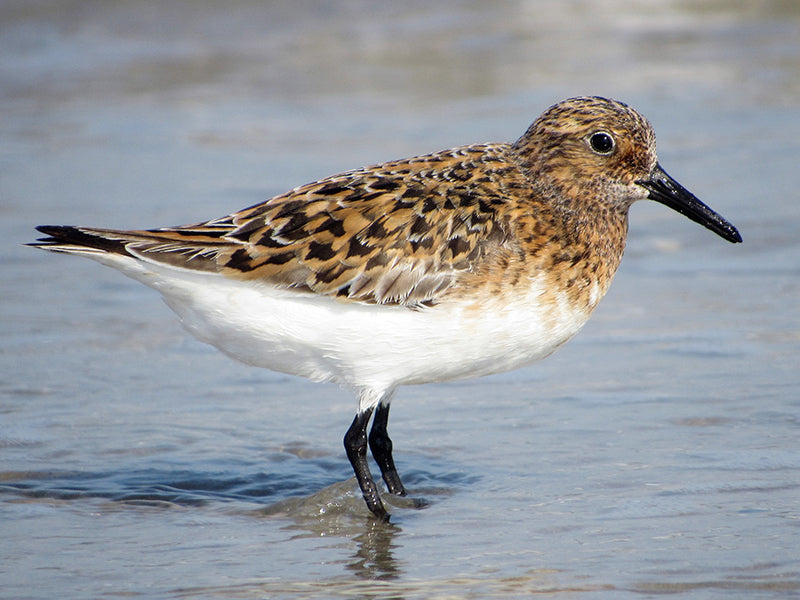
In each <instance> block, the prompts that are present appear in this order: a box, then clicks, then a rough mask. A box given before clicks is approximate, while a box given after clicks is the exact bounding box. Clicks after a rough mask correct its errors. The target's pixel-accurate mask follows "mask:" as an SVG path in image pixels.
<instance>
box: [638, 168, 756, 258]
mask: <svg viewBox="0 0 800 600" xmlns="http://www.w3.org/2000/svg"><path fill="white" fill-rule="evenodd" d="M637 183H638V184H639V185H641V186H642V187H644V188H647V189H648V190H649V191H650V195H649V196H648V197H649V198H650V200H655V201H656V202H660V203H661V204H665V205H666V206H669V207H670V208H671V209H673V210H676V211H678V212H679V213H681V214H682V215H685V216H687V217H689V218H690V219H691V220H692V221H694V222H695V223H700V225H702V226H703V227H705V228H706V229H710V230H711V231H713V232H714V233H716V234H717V235H718V236H720V237H723V238H725V239H726V240H728V241H729V242H733V243H736V242H741V241H742V236H741V235H740V234H739V231H738V230H737V229H736V227H734V226H733V225H731V224H730V223H728V221H726V220H725V219H723V218H722V217H721V216H720V215H718V214H717V213H715V212H714V211H713V210H711V209H710V208H709V207H708V206H706V205H705V204H703V203H702V202H700V200H698V199H697V197H696V196H695V195H694V194H692V193H691V192H690V191H689V190H687V189H686V188H685V187H683V186H682V185H681V184H680V183H678V182H677V181H675V180H674V179H673V178H672V177H670V176H669V175H668V174H667V172H666V171H664V169H662V168H661V165H659V164H656V168H655V169H654V170H653V173H652V175H651V176H650V179H643V180H641V181H638V182H637Z"/></svg>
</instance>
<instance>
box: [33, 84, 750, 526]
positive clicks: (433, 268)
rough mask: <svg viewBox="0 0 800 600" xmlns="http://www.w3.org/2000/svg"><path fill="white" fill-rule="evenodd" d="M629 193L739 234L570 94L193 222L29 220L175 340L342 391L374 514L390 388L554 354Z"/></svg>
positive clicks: (628, 118)
mask: <svg viewBox="0 0 800 600" xmlns="http://www.w3.org/2000/svg"><path fill="white" fill-rule="evenodd" d="M644 199H650V200H655V201H656V202H660V203H662V204H665V205H666V206H668V207H670V208H672V209H674V210H676V211H678V212H679V213H681V214H683V215H685V216H686V217H688V218H689V219H691V220H693V221H696V222H697V223H699V224H701V225H703V226H705V227H707V228H708V229H710V230H711V231H713V232H714V233H716V234H718V235H719V236H721V237H722V238H724V239H726V240H728V241H730V242H741V240H742V238H741V236H740V235H739V232H738V231H737V230H736V228H735V227H734V226H733V225H732V224H730V223H729V222H728V221H726V220H725V219H723V218H722V217H721V216H720V215H718V214H717V213H715V212H714V211H713V210H711V209H710V208H709V207H707V206H706V205H705V204H703V203H702V202H701V201H700V200H698V199H697V198H696V197H695V196H694V195H692V194H691V193H690V192H689V191H687V190H686V189H685V188H684V187H682V186H681V185H680V184H679V183H678V182H677V181H675V179H673V178H672V177H670V176H669V175H668V174H667V173H666V172H665V171H664V170H663V169H662V168H661V166H660V164H659V163H658V161H657V158H656V146H655V134H654V133H653V129H652V127H651V125H650V124H649V123H648V121H647V120H646V119H645V118H644V117H643V116H641V115H640V114H639V113H638V112H636V111H635V110H633V109H632V108H630V107H628V106H627V105H625V104H623V103H621V102H617V101H614V100H609V99H606V98H600V97H579V98H571V99H568V100H565V101H563V102H560V103H558V104H555V105H554V106H552V107H550V108H549V109H547V110H546V111H545V112H544V113H543V114H542V115H541V116H540V117H539V118H538V119H537V120H536V121H535V122H534V123H533V124H532V125H531V126H530V127H529V128H528V130H527V131H526V132H525V133H524V135H522V137H520V138H519V139H518V140H517V141H516V142H514V143H513V144H507V143H490V144H477V145H470V146H462V147H458V148H452V149H449V150H444V151H442V152H436V153H433V154H427V155H423V156H416V157H413V158H407V159H403V160H397V161H392V162H387V163H383V164H379V165H375V166H370V167H365V168H362V169H356V170H353V171H348V172H345V173H341V174H338V175H333V176H331V177H327V178H325V179H321V180H319V181H315V182H313V183H309V184H307V185H302V186H300V187H297V188H294V189H293V190H291V191H289V192H286V193H285V194H282V195H279V196H276V197H274V198H271V199H269V200H267V201H266V202H263V203H261V204H257V205H255V206H252V207H250V208H246V209H244V210H241V211H239V212H236V213H233V214H231V215H228V216H225V217H222V218H219V219H214V220H211V221H205V222H202V223H197V224H194V225H186V226H180V227H165V228H160V229H149V230H131V231H125V230H117V229H99V228H94V227H72V226H49V225H48V226H40V227H38V228H37V229H38V230H39V231H40V232H42V233H44V234H46V235H47V236H49V237H46V238H41V239H39V240H38V241H37V242H35V243H33V244H31V245H33V246H38V247H40V248H44V249H46V250H51V251H55V252H65V253H68V254H78V255H81V256H86V257H88V258H92V259H94V260H97V261H98V262H100V263H103V264H105V265H108V266H110V267H113V268H115V269H118V270H119V271H122V272H123V273H124V274H125V275H128V276H129V277H132V278H134V279H136V280H138V281H140V282H142V283H144V284H145V285H148V286H150V287H152V288H154V289H155V290H157V291H158V292H159V293H160V294H161V295H162V296H163V298H164V300H165V301H166V303H167V304H168V305H169V306H170V307H171V308H172V309H173V310H174V311H175V312H176V313H177V314H178V315H179V317H180V319H181V322H182V323H183V325H184V326H185V327H186V328H187V329H188V330H189V332H190V333H192V334H193V335H194V336H196V337H197V338H198V339H200V340H202V341H204V342H207V343H209V344H211V345H213V346H216V347H217V348H219V349H220V350H221V351H222V352H224V353H225V354H228V355H230V356H232V357H233V358H235V359H237V360H239V361H242V362H244V363H247V364H250V365H255V366H260V367H266V368H268V369H272V370H275V371H281V372H284V373H290V374H293V375H299V376H302V377H307V378H309V379H312V380H314V381H333V382H337V383H339V384H342V385H344V386H347V387H349V388H351V389H353V390H354V391H355V393H356V394H357V396H358V411H357V413H356V416H355V419H354V420H353V422H352V425H351V426H350V428H349V429H348V430H347V433H346V435H345V437H344V445H345V449H346V453H347V457H348V459H349V460H350V463H351V464H352V466H353V470H354V472H355V475H356V479H357V481H358V484H359V486H360V488H361V491H362V493H363V496H364V500H365V501H366V504H367V507H368V508H369V510H370V511H372V513H373V515H374V516H375V517H376V518H378V519H380V520H388V518H389V515H388V513H387V511H386V509H385V507H384V505H383V502H382V501H381V499H380V497H379V494H378V490H377V486H376V484H375V482H374V480H373V478H372V474H371V473H370V469H369V466H368V462H367V447H368V446H369V449H370V450H371V451H372V455H373V457H374V459H375V461H376V462H377V464H378V467H379V468H380V471H381V474H382V476H383V480H384V482H385V484H386V487H387V489H388V491H389V493H391V494H398V495H405V494H406V490H405V488H404V487H403V484H402V482H401V480H400V477H399V475H398V473H397V469H396V468H395V464H394V460H393V458H392V442H391V440H390V439H389V436H388V434H387V421H388V417H389V406H390V401H391V399H392V396H393V394H394V392H395V390H396V389H397V388H398V387H399V386H401V385H411V384H421V383H429V382H440V381H448V380H455V379H461V378H467V377H478V376H481V375H488V374H491V373H499V372H502V371H508V370H510V369H516V368H519V367H523V366H525V365H529V364H531V363H533V362H535V361H537V360H539V359H541V358H544V357H545V356H547V355H549V354H550V353H552V352H553V351H554V350H556V349H557V348H558V347H559V346H561V345H562V344H563V343H564V342H566V341H567V340H568V339H570V338H571V337H572V336H573V335H575V334H576V333H577V332H578V330H579V329H580V328H581V326H583V324H584V323H585V322H586V320H587V319H588V318H589V315H590V314H591V312H592V310H593V309H594V308H595V307H596V306H597V304H598V302H600V299H601V298H602V297H603V295H604V294H605V293H606V290H607V289H608V286H609V284H610V283H611V279H612V277H613V276H614V273H615V272H616V270H617V267H618V266H619V263H620V259H621V258H622V253H623V250H624V247H625V238H626V234H627V228H628V209H629V208H630V206H631V205H632V204H633V203H634V202H636V201H637V200H644ZM373 413H374V419H373V424H372V428H371V430H370V433H369V436H367V428H368V424H369V421H370V418H371V417H373Z"/></svg>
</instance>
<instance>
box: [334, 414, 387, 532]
mask: <svg viewBox="0 0 800 600" xmlns="http://www.w3.org/2000/svg"><path fill="white" fill-rule="evenodd" d="M373 410H374V408H367V409H366V410H360V411H359V412H358V414H357V415H356V418H355V419H353V424H352V425H350V429H348V430H347V433H346V434H345V436H344V449H345V452H347V458H348V459H349V460H350V464H351V465H353V471H354V472H355V474H356V480H357V481H358V485H359V487H360V488H361V493H362V494H363V495H364V502H366V503H367V508H369V510H370V511H372V514H374V515H375V516H376V517H377V518H378V519H380V520H381V521H388V520H389V513H388V512H386V509H385V508H384V506H383V502H381V499H380V496H378V488H377V487H376V486H375V480H374V479H372V473H370V471H369V465H368V464H367V424H368V423H369V418H370V417H371V416H372V412H373Z"/></svg>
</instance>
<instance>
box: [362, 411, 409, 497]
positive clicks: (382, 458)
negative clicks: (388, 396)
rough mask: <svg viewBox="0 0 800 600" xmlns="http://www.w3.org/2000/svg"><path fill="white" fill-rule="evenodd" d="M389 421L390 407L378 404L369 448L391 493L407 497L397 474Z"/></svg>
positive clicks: (370, 434)
mask: <svg viewBox="0 0 800 600" xmlns="http://www.w3.org/2000/svg"><path fill="white" fill-rule="evenodd" d="M388 420H389V405H388V404H383V403H381V404H378V409H377V410H376V411H375V420H374V421H373V423H372V430H371V431H370V433H369V448H370V450H372V456H373V458H374V459H375V462H377V463H378V466H379V467H380V468H381V475H383V481H384V482H386V487H387V488H389V492H390V493H392V494H397V495H398V496H405V495H406V488H404V487H403V482H402V481H400V475H398V474H397V469H396V468H395V466H394V459H393V458H392V440H390V439H389V434H388V433H387V432H386V423H387V422H388Z"/></svg>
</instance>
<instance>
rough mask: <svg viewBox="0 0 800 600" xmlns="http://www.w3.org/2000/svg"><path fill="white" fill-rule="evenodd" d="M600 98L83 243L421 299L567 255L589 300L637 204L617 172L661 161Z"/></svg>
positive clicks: (520, 273)
mask: <svg viewBox="0 0 800 600" xmlns="http://www.w3.org/2000/svg"><path fill="white" fill-rule="evenodd" d="M600 108H601V109H602V110H599V111H598V103H597V102H596V101H595V100H594V99H589V98H576V99H573V100H571V101H569V102H567V103H561V104H559V105H556V106H555V107H553V108H551V109H550V110H549V111H547V112H546V113H545V114H544V115H542V117H541V118H540V119H538V120H537V121H536V122H535V123H534V124H533V125H532V126H531V127H530V129H529V130H528V131H527V132H526V133H525V135H523V136H522V137H521V138H520V139H519V140H518V141H517V142H516V143H514V144H513V145H512V144H480V145H472V146H465V147H460V148H454V149H450V150H445V151H442V152H438V153H435V154H428V155H424V156H418V157H414V158H410V159H405V160H399V161H393V162H388V163H384V164H380V165H376V166H372V167H366V168H362V169H358V170H354V171H350V172H347V173H342V174H339V175H334V176H332V177H328V178H326V179H322V180H320V181H316V182H314V183H310V184H307V185H304V186H301V187H298V188H295V189H293V190H291V191H289V192H287V193H285V194H282V195H280V196H276V197H274V198H272V199H270V200H268V201H266V202H263V203H261V204H258V205H255V206H253V207H250V208H247V209H244V210H242V211H239V212H237V213H234V214H232V215H229V216H226V217H223V218H220V219H215V220H212V221H207V222H204V223H198V224H194V225H188V226H182V227H172V228H162V229H154V230H145V231H119V230H106V229H94V228H86V227H81V228H79V229H80V231H81V232H83V233H84V234H87V237H86V238H84V239H83V240H81V241H82V242H83V243H84V244H86V245H91V240H90V236H96V237H98V238H102V239H105V240H111V241H114V242H118V245H116V246H114V248H113V249H114V250H115V251H117V252H127V253H130V254H131V255H134V256H137V257H140V258H143V259H147V260H152V261H160V262H163V263H168V264H170V265H174V266H180V267H183V268H187V269H193V270H204V271H213V272H219V273H222V274H224V275H225V276H228V277H232V278H238V279H243V280H260V281H263V282H264V283H268V284H271V285H274V286H280V287H287V288H292V289H295V290H297V291H299V292H311V293H315V294H323V295H330V296H335V297H336V298H338V299H340V300H342V301H355V302H368V303H378V304H401V305H405V306H408V307H412V308H419V307H424V306H431V305H433V304H436V303H438V302H440V301H442V300H444V299H446V298H447V297H449V296H451V295H456V296H461V295H464V294H471V293H475V290H477V289H482V290H484V291H486V292H489V293H497V292H499V291H500V289H501V288H505V287H507V286H509V285H510V286H513V285H514V284H515V283H516V282H518V281H519V280H520V278H522V277H524V276H526V275H529V274H531V273H537V272H548V271H551V270H552V268H553V267H554V265H560V267H561V271H560V272H559V276H558V278H557V280H558V281H556V282H555V283H556V284H558V285H559V287H561V288H563V290H565V291H567V292H568V293H570V295H571V296H574V297H575V299H576V300H582V301H583V302H584V303H587V304H588V303H589V302H590V295H589V294H588V290H589V289H590V288H591V285H590V283H591V282H593V281H598V282H599V284H600V286H601V288H602V291H605V288H606V287H607V282H608V280H609V279H610V277H611V276H613V274H614V271H615V270H616V267H617V265H618V263H619V259H620V257H621V254H622V250H623V248H624V240H625V234H626V227H627V226H626V223H627V218H626V215H627V208H628V205H629V204H630V203H629V202H622V203H620V202H619V199H618V198H615V197H614V196H613V195H610V194H611V192H613V191H614V190H613V186H610V182H612V181H613V180H614V179H617V180H618V181H623V182H625V183H632V182H633V181H635V179H636V178H637V177H638V176H645V175H646V174H647V173H648V172H649V170H650V169H651V168H652V166H653V164H654V163H655V152H654V144H655V138H654V135H653V133H652V129H651V128H650V126H649V124H648V123H647V122H646V121H645V120H644V119H643V118H642V117H641V116H640V115H639V114H638V113H636V112H635V111H633V110H632V109H629V108H628V107H626V106H625V105H623V104H621V103H617V102H612V101H607V103H606V104H603V105H602V106H600ZM598 128H600V129H604V130H608V131H609V132H613V133H614V134H615V136H616V137H617V138H618V139H619V140H620V141H619V145H620V152H617V153H616V155H615V156H614V158H613V160H610V159H609V158H608V157H597V156H595V155H593V154H592V153H591V152H587V149H586V145H585V143H581V142H583V138H584V137H585V135H587V134H589V133H590V132H592V131H596V130H597V129H598ZM576 134H577V135H576ZM588 198H594V199H595V200H594V201H593V202H587V201H586V200H587V199H588ZM604 200H605V201H604ZM52 249H55V248H52ZM598 278H599V279H598ZM601 295H602V294H601ZM592 297H594V298H596V299H599V298H597V295H596V294H595V295H593V296H592Z"/></svg>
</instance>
